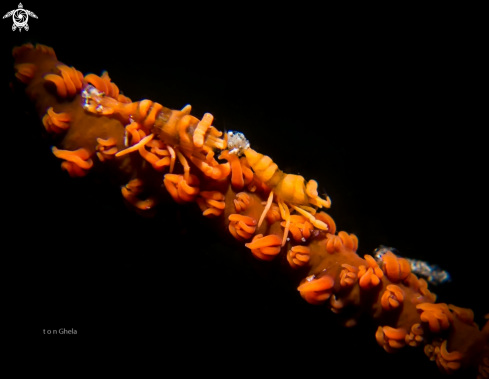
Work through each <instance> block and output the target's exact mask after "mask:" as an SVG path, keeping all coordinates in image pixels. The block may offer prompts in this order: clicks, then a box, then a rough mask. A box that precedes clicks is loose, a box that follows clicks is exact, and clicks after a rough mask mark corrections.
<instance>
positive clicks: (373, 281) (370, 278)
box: [358, 254, 384, 289]
mask: <svg viewBox="0 0 489 379" xmlns="http://www.w3.org/2000/svg"><path fill="white" fill-rule="evenodd" d="M364 257H365V259H366V261H367V263H368V265H369V268H368V269H367V268H366V267H365V266H364V265H360V266H359V267H358V268H359V271H358V278H359V281H358V283H359V284H360V287H362V288H365V289H368V288H372V287H375V286H377V285H378V284H379V283H380V279H382V277H383V276H384V273H383V272H382V270H381V269H380V268H379V265H378V264H377V262H375V259H374V258H373V257H372V256H371V255H368V254H366V255H365V256H364Z"/></svg>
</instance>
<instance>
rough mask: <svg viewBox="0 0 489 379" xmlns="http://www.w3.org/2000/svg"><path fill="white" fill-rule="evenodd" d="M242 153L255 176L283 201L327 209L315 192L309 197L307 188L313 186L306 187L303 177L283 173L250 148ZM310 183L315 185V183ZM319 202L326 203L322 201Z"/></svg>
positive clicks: (271, 162) (269, 160) (274, 164)
mask: <svg viewBox="0 0 489 379" xmlns="http://www.w3.org/2000/svg"><path fill="white" fill-rule="evenodd" d="M244 153H245V155H246V159H247V160H248V162H249V164H250V166H251V168H252V169H253V171H254V172H255V174H256V176H257V177H258V178H259V179H260V180H261V181H262V182H263V183H265V184H266V185H267V187H269V188H270V189H271V190H272V191H273V192H274V193H275V194H276V195H277V196H278V197H280V198H281V199H282V200H283V201H285V202H287V203H290V204H293V205H298V206H310V205H318V206H319V207H320V208H322V206H325V207H327V208H329V206H328V205H327V204H325V203H322V202H320V201H319V202H318V200H317V199H320V198H319V196H317V192H316V194H314V193H311V196H310V195H309V193H308V192H310V191H308V187H312V186H313V184H311V185H310V186H309V185H308V186H306V180H305V179H304V177H303V176H301V175H294V174H286V173H284V172H283V171H282V170H280V169H279V168H278V166H277V164H276V163H274V162H273V161H272V159H271V158H270V157H268V156H266V155H263V154H260V153H258V152H256V151H255V150H253V149H251V148H249V149H247V150H246V151H245V152H244ZM310 182H314V183H316V182H315V181H310ZM316 187H317V183H316ZM320 200H322V201H323V202H326V201H325V200H323V199H320ZM318 203H319V204H318Z"/></svg>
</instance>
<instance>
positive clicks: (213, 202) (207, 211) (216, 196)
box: [197, 191, 226, 216]
mask: <svg viewBox="0 0 489 379" xmlns="http://www.w3.org/2000/svg"><path fill="white" fill-rule="evenodd" d="M224 200H225V196H224V195H223V194H222V193H220V192H219V191H202V192H201V193H200V197H198V198H197V204H198V205H199V207H200V209H201V210H202V212H203V213H202V214H203V215H204V216H211V215H212V216H220V215H221V214H222V213H223V211H224V208H225V207H226V204H225V203H224Z"/></svg>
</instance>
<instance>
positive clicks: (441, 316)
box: [416, 303, 454, 333]
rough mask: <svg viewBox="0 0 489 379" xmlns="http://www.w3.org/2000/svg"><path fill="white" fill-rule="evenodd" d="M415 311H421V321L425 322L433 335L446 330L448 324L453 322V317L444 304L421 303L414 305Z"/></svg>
mask: <svg viewBox="0 0 489 379" xmlns="http://www.w3.org/2000/svg"><path fill="white" fill-rule="evenodd" d="M416 309H418V310H421V315H420V319H421V321H424V322H427V323H428V324H429V327H430V330H431V331H432V332H433V333H438V332H440V331H441V330H445V329H448V327H449V326H450V323H451V322H453V321H454V316H453V315H452V313H451V312H450V310H449V309H448V307H447V305H446V304H444V303H439V304H431V303H422V304H418V305H416Z"/></svg>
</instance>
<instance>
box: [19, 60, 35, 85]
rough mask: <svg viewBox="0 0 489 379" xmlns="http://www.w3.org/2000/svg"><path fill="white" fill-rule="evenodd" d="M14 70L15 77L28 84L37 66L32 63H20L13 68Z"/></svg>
mask: <svg viewBox="0 0 489 379" xmlns="http://www.w3.org/2000/svg"><path fill="white" fill-rule="evenodd" d="M14 68H15V70H16V71H17V72H16V73H15V76H16V77H17V78H18V79H19V80H20V81H21V82H22V83H25V84H28V83H29V82H30V81H31V79H32V78H33V77H34V74H35V72H36V70H37V66H36V65H35V64H32V63H21V64H17V65H15V66H14Z"/></svg>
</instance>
